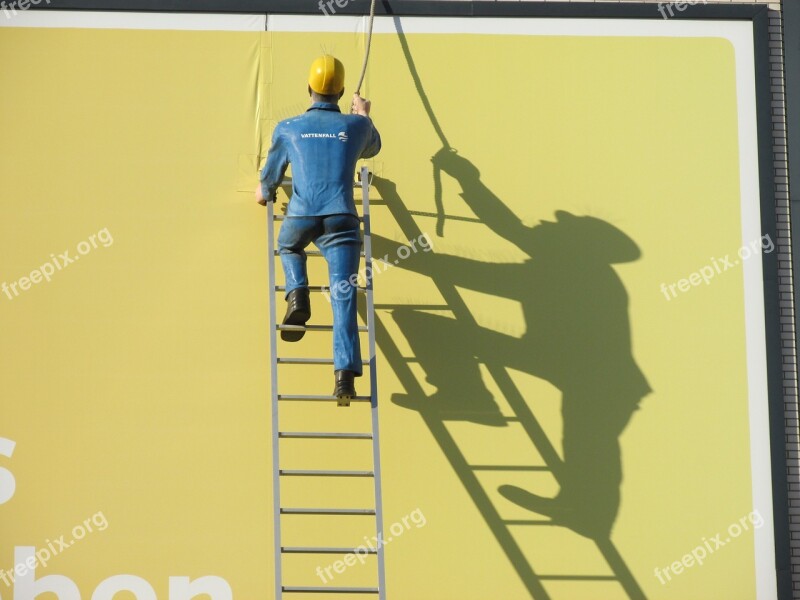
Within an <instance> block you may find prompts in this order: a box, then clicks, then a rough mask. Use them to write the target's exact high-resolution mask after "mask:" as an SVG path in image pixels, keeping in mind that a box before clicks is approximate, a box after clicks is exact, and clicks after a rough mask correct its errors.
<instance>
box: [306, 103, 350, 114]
mask: <svg viewBox="0 0 800 600" xmlns="http://www.w3.org/2000/svg"><path fill="white" fill-rule="evenodd" d="M309 110H330V111H333V112H338V113H340V112H342V111H341V110H339V105H338V104H333V103H332V102H314V103H313V104H312V105H311V107H310V108H309V109H308V110H306V112H308V111H309Z"/></svg>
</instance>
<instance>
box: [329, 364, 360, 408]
mask: <svg viewBox="0 0 800 600" xmlns="http://www.w3.org/2000/svg"><path fill="white" fill-rule="evenodd" d="M334 375H335V377H336V387H335V388H334V390H333V395H334V396H336V398H338V399H339V406H350V402H349V401H350V400H352V399H353V398H355V397H356V388H355V385H354V380H355V376H356V374H355V373H354V372H353V371H346V370H344V369H343V370H341V371H336V373H334Z"/></svg>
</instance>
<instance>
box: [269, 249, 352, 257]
mask: <svg viewBox="0 0 800 600" xmlns="http://www.w3.org/2000/svg"><path fill="white" fill-rule="evenodd" d="M272 253H273V254H274V255H275V256H280V255H281V253H280V251H279V250H273V251H272ZM358 255H359V256H361V257H363V256H366V255H365V254H364V251H363V250H362V251H361V252H359V254H358ZM306 256H322V252H320V251H319V250H306Z"/></svg>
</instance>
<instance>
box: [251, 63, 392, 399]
mask: <svg viewBox="0 0 800 600" xmlns="http://www.w3.org/2000/svg"><path fill="white" fill-rule="evenodd" d="M308 93H309V95H310V96H311V107H310V108H309V109H308V110H307V111H306V112H305V113H304V114H302V115H299V116H297V117H294V118H291V119H286V120H284V121H281V122H280V123H278V125H277V127H276V128H275V132H274V134H273V136H272V146H271V147H270V149H269V153H268V155H267V162H266V165H265V166H264V170H263V171H262V172H261V185H259V187H258V188H257V189H256V199H257V200H258V203H259V204H261V205H262V206H266V203H267V201H271V202H274V201H275V199H276V190H277V188H278V187H279V186H280V185H281V182H282V181H283V178H284V174H285V173H286V169H287V167H288V166H289V164H291V165H292V197H291V200H290V201H289V205H288V208H287V212H286V218H285V219H284V221H283V224H282V226H281V230H280V233H279V235H278V249H279V253H280V258H281V264H282V265H283V271H284V274H285V276H286V302H287V304H288V306H287V309H286V316H285V317H284V319H283V324H284V325H305V323H306V322H307V321H308V320H309V319H310V318H311V302H310V299H309V293H308V276H307V273H306V253H305V248H306V247H307V246H308V245H309V244H310V243H311V242H314V244H315V245H316V246H317V247H318V248H319V250H320V252H321V253H322V255H323V256H324V257H325V260H326V261H327V263H328V275H329V280H330V289H331V295H330V299H331V305H332V307H333V364H334V374H335V387H334V392H333V395H334V396H336V397H337V398H338V399H340V400H342V399H344V400H347V399H351V398H353V397H355V395H356V392H355V386H354V378H355V377H360V376H361V374H362V359H361V347H360V343H359V338H358V320H357V317H358V315H357V310H356V301H357V291H358V290H357V288H356V287H355V286H354V285H352V283H351V282H353V281H356V278H357V273H358V266H359V260H360V255H361V244H362V242H361V228H360V221H359V218H358V213H357V212H356V209H355V202H354V201H353V177H354V173H355V168H356V163H357V161H358V160H359V159H361V158H371V157H373V156H375V155H376V154H378V152H379V151H380V149H381V138H380V135H379V134H378V131H377V129H376V128H375V126H374V125H373V123H372V120H371V119H370V118H369V112H370V108H371V103H370V102H369V101H368V100H366V99H364V98H362V97H361V96H360V95H359V94H358V93H356V94H354V95H353V104H352V111H353V113H354V114H349V115H345V114H342V113H341V112H340V110H339V106H338V101H339V99H341V97H342V95H343V94H344V65H343V64H342V63H341V62H340V61H339V60H337V59H336V58H334V57H333V56H330V55H324V56H321V57H319V58H318V59H316V60H315V61H314V62H313V64H312V65H311V72H310V74H309V78H308ZM304 334H305V331H304V330H300V331H296V330H284V331H281V338H282V339H283V340H285V341H287V342H297V341H299V340H300V339H301V338H302V337H303V335H304Z"/></svg>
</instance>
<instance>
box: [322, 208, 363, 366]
mask: <svg viewBox="0 0 800 600" xmlns="http://www.w3.org/2000/svg"><path fill="white" fill-rule="evenodd" d="M323 229H324V233H323V235H321V236H320V237H319V238H317V240H316V244H317V246H318V247H319V249H320V251H321V252H322V253H323V256H324V257H325V260H327V262H328V274H329V279H330V287H331V296H330V297H331V306H332V309H333V365H334V370H335V371H340V370H343V369H344V370H348V371H353V372H354V373H355V374H356V376H357V377H360V376H361V374H362V371H363V368H362V364H361V360H362V358H361V344H360V340H359V337H358V290H357V286H355V285H352V283H353V282H356V277H357V275H358V266H359V261H360V253H361V234H360V223H359V220H358V219H357V218H356V217H354V216H352V215H331V216H328V217H325V218H324V219H323Z"/></svg>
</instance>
